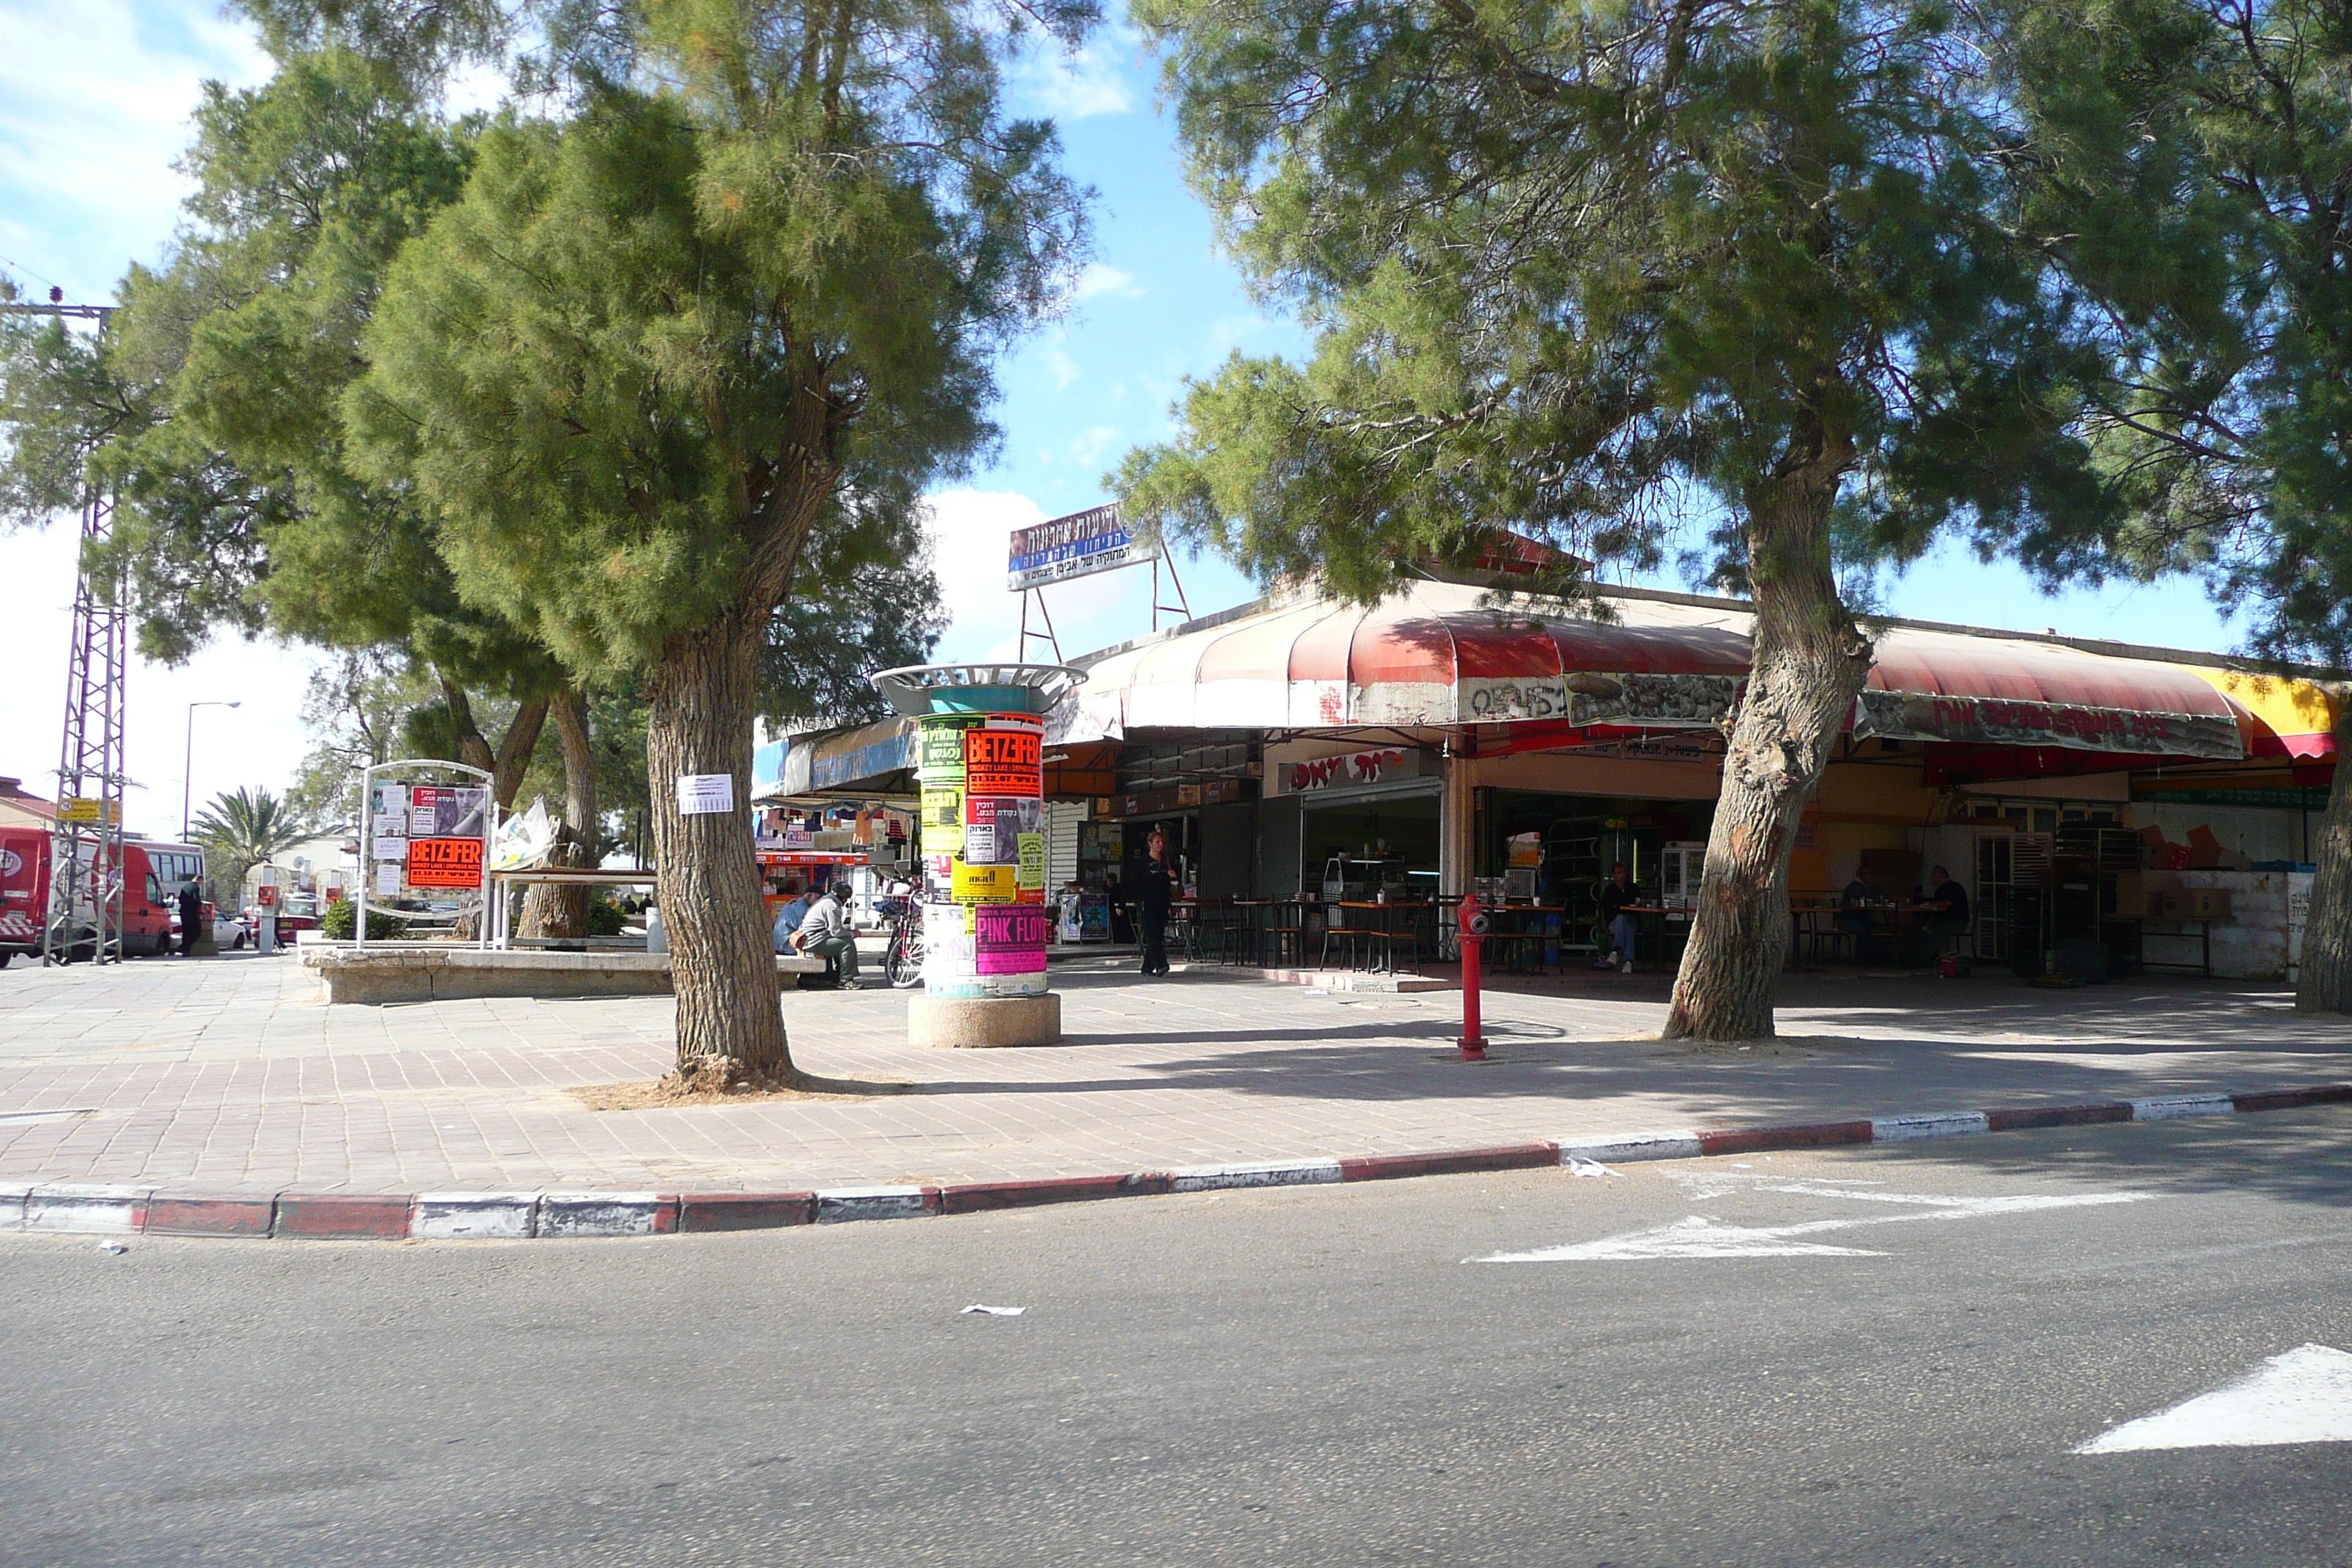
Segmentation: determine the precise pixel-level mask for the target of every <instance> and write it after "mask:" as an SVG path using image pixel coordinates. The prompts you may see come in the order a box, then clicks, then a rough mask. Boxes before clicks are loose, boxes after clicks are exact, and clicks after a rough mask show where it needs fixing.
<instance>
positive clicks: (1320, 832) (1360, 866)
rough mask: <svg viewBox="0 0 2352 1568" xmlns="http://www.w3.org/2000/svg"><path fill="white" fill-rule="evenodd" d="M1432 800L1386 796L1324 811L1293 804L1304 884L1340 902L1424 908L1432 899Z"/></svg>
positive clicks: (1435, 808) (1435, 833)
mask: <svg viewBox="0 0 2352 1568" xmlns="http://www.w3.org/2000/svg"><path fill="white" fill-rule="evenodd" d="M1438 805H1439V802H1438V797H1437V796H1436V795H1434V794H1423V795H1401V796H1391V797H1389V798H1387V799H1382V800H1370V801H1363V802H1360V803H1356V804H1350V805H1335V806H1329V807H1322V806H1315V805H1309V804H1308V802H1307V801H1306V800H1303V799H1302V800H1301V801H1300V803H1299V806H1300V814H1299V836H1298V837H1299V845H1300V849H1301V853H1302V854H1303V855H1304V856H1305V858H1307V861H1308V862H1309V865H1310V868H1312V869H1310V871H1309V874H1308V878H1307V882H1308V885H1309V886H1310V887H1315V888H1317V889H1318V890H1321V891H1323V892H1324V895H1325V896H1326V897H1328V896H1329V884H1330V883H1332V882H1334V881H1337V882H1339V883H1340V884H1341V888H1340V896H1341V897H1342V898H1343V899H1372V898H1380V897H1383V896H1385V897H1386V898H1387V899H1388V900H1391V901H1401V900H1402V901H1414V902H1427V901H1429V900H1433V899H1435V898H1436V897H1437V891H1438V888H1437V869H1438V866H1437V862H1438V844H1439V835H1438Z"/></svg>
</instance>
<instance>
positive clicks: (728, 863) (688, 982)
mask: <svg viewBox="0 0 2352 1568" xmlns="http://www.w3.org/2000/svg"><path fill="white" fill-rule="evenodd" d="M764 618H765V617H764V615H753V614H750V613H747V612H745V611H744V610H742V609H741V608H740V607H739V608H738V609H737V610H735V611H733V612H731V613H730V614H729V615H727V616H724V617H723V618H721V619H720V620H719V622H718V623H717V624H716V625H713V626H705V627H703V628H702V629H701V630H699V631H695V632H688V633H684V634H681V635H680V636H678V637H673V638H672V639H670V642H669V644H668V646H667V647H665V648H664V649H663V650H662V659H661V663H660V664H659V665H658V666H656V668H655V669H654V672H653V675H652V678H651V679H649V680H648V681H647V682H646V703H647V712H646V786H647V788H648V790H649V791H650V792H651V795H652V797H653V813H652V814H653V827H654V856H655V868H656V870H657V871H658V872H659V873H660V875H661V894H660V909H661V918H662V929H663V930H664V931H666V932H667V935H668V938H669V954H670V977H671V981H672V984H673V985H674V986H675V987H676V990H677V1059H678V1067H679V1069H680V1070H681V1071H690V1070H692V1069H693V1068H695V1067H696V1066H697V1065H698V1062H699V1061H700V1059H701V1058H706V1057H731V1058H734V1059H735V1060H737V1061H738V1062H740V1063H741V1064H742V1065H743V1068H744V1070H745V1071H746V1072H747V1073H748V1074H750V1075H751V1076H753V1077H755V1078H772V1079H783V1080H785V1081H787V1082H799V1081H802V1076H801V1074H800V1073H799V1072H798V1071H796V1070H795V1069H794V1068H793V1058H792V1053H791V1050H790V1048H789V1047H787V1046H786V1044H785V1041H784V1019H783V1010H782V1006H781V1005H779V1001H778V986H777V980H776V962H775V954H774V952H773V951H772V948H771V946H770V943H769V936H768V921H767V911H766V906H765V905H764V904H763V903H762V902H761V898H760V875H759V867H758V864H757V863H756V862H755V861H754V859H753V858H752V854H751V824H750V822H749V821H748V820H747V815H746V814H747V812H748V810H749V806H750V797H751V721H752V716H753V707H754V699H753V692H754V688H755V685H756V682H757V678H758V671H759V658H760V627H761V621H762V620H763V619H764ZM689 773H727V774H730V775H731V776H732V777H733V779H734V781H735V805H736V809H735V810H734V811H731V812H723V813H711V814H708V815H698V816H681V815H680V814H679V812H678V809H677V781H678V780H679V779H680V778H681V777H684V776H685V775H687V774H689Z"/></svg>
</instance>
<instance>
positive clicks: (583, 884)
mask: <svg viewBox="0 0 2352 1568" xmlns="http://www.w3.org/2000/svg"><path fill="white" fill-rule="evenodd" d="M660 880H661V878H660V876H659V874H658V873H656V872H653V871H645V870H638V871H606V870H603V869H596V868H592V869H588V870H576V869H573V868H570V867H553V866H542V867H539V868H533V869H529V870H520V871H492V872H491V873H490V907H489V913H488V928H487V931H486V932H485V934H486V935H488V937H489V939H490V943H489V944H490V945H491V946H492V947H494V948H496V949H498V950H499V952H507V951H509V948H510V947H511V946H512V939H511V938H510V937H509V935H508V934H507V933H508V932H509V931H512V930H513V929H514V921H513V919H512V918H511V917H510V916H509V913H508V910H507V905H508V902H509V893H510V891H511V889H513V888H514V887H515V886H516V884H518V883H521V884H527V885H528V884H537V885H540V886H543V887H555V888H611V887H646V888H650V887H653V886H654V885H655V884H656V883H657V882H659V881H660Z"/></svg>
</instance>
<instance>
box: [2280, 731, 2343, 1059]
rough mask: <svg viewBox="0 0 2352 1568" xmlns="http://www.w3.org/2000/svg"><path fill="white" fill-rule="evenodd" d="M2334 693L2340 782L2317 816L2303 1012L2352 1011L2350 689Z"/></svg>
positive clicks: (2301, 981) (2301, 987) (2301, 978)
mask: <svg viewBox="0 0 2352 1568" xmlns="http://www.w3.org/2000/svg"><path fill="white" fill-rule="evenodd" d="M2334 695H2335V701H2336V782H2335V783H2334V784H2330V785H2329V786H2328V789H2327V815H2326V816H2323V817H2321V818H2320V819H2319V853H2318V854H2316V855H2315V856H2314V857H2313V858H2314V859H2315V860H2316V861H2317V862H2318V865H2319V874H2318V875H2317V876H2315V877H2314V878H2313V879H2311V914H2310V917H2309V919H2308V920H2307V921H2305V924H2304V928H2303V964H2302V967H2301V968H2300V969H2299V970H2298V971H2297V972H2296V974H2295V982H2294V1005H2295V1006H2296V1007H2297V1008H2298V1009H2300V1010H2301V1011H2303V1012H2305V1013H2352V760H2347V759H2352V693H2346V692H2341V691H2339V692H2336V693H2335V694H2334Z"/></svg>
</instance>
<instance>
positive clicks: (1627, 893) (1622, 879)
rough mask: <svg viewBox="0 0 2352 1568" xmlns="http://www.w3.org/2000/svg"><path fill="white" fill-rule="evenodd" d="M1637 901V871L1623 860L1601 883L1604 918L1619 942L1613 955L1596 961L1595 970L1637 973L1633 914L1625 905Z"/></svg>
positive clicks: (1606, 955)
mask: <svg viewBox="0 0 2352 1568" xmlns="http://www.w3.org/2000/svg"><path fill="white" fill-rule="evenodd" d="M1632 902H1633V872H1631V871H1630V870H1628V869H1627V868H1626V867H1625V863H1624V862H1623V861H1622V860H1621V861H1619V862H1618V863H1617V864H1616V865H1614V866H1612V867H1610V868H1609V879H1608V880H1607V881H1605V882H1603V883H1601V923H1602V924H1603V925H1605V926H1607V927H1608V928H1609V938H1610V940H1611V941H1612V942H1615V943H1616V944H1617V945H1616V947H1615V949H1614V952H1613V956H1612V955H1611V954H1603V955H1602V956H1601V957H1600V958H1596V959H1594V960H1593V961H1592V967H1593V968H1595V969H1618V968H1622V969H1623V970H1624V972H1625V973H1628V974H1631V973H1633V916H1632V915H1629V914H1627V913H1626V912H1625V906H1626V905H1628V904H1630V903H1632Z"/></svg>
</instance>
